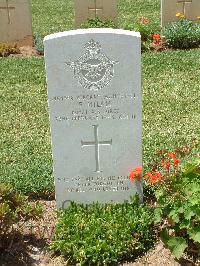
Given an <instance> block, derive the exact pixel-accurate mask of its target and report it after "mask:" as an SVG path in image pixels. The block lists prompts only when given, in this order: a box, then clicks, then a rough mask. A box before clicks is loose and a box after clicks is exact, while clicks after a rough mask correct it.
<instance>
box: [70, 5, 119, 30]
mask: <svg viewBox="0 0 200 266" xmlns="http://www.w3.org/2000/svg"><path fill="white" fill-rule="evenodd" d="M97 17H98V18H100V19H101V20H103V21H104V20H107V19H111V20H113V21H116V18H117V0H75V24H76V27H79V26H80V25H81V24H82V23H84V22H86V21H87V19H94V18H97Z"/></svg>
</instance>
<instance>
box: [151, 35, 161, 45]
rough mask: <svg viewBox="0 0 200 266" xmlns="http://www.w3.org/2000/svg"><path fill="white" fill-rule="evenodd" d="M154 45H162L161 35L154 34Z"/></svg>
mask: <svg viewBox="0 0 200 266" xmlns="http://www.w3.org/2000/svg"><path fill="white" fill-rule="evenodd" d="M152 38H153V43H154V44H160V43H161V36H160V34H157V33H154V34H153V36H152Z"/></svg>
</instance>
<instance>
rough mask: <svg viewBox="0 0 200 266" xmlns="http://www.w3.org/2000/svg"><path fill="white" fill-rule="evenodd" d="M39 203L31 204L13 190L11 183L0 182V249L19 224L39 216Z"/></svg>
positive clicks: (5, 244) (18, 229) (17, 228)
mask: <svg viewBox="0 0 200 266" xmlns="http://www.w3.org/2000/svg"><path fill="white" fill-rule="evenodd" d="M41 214H42V208H41V205H37V206H35V205H31V204H29V203H28V202H27V198H26V197H25V196H23V195H21V194H19V193H17V192H15V191H14V189H13V187H12V186H11V185H7V184H3V183H0V243H1V245H0V249H3V250H4V249H6V248H7V246H8V244H9V242H10V240H11V239H12V238H13V237H14V236H15V234H16V233H20V225H21V224H23V223H24V222H26V221H28V220H30V219H32V220H35V219H38V218H40V217H41Z"/></svg>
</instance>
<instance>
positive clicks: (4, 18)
mask: <svg viewBox="0 0 200 266" xmlns="http://www.w3.org/2000/svg"><path fill="white" fill-rule="evenodd" d="M0 42H1V43H17V44H18V46H26V45H28V46H32V43H33V37H32V18H31V5H30V1H29V0H0Z"/></svg>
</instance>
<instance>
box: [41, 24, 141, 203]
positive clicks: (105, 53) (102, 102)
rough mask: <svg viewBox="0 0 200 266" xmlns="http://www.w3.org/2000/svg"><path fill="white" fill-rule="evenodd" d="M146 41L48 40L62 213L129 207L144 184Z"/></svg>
mask: <svg viewBox="0 0 200 266" xmlns="http://www.w3.org/2000/svg"><path fill="white" fill-rule="evenodd" d="M140 42H141V41H140V35H139V33H134V32H129V31H123V30H111V29H89V30H76V31H69V32H64V33H58V34H53V35H50V36H47V37H46V38H45V41H44V44H45V61H46V72H47V85H48V101H49V111H50V124H51V134H52V150H53V161H54V176H55V186H56V200H57V204H58V207H66V206H67V205H68V203H69V202H70V201H75V202H79V203H92V202H96V201H98V202H103V203H105V202H123V201H124V200H129V198H130V195H133V194H135V193H138V194H139V195H140V197H141V198H142V185H141V182H139V181H138V182H135V183H132V182H130V180H129V177H128V175H129V173H130V171H131V169H133V168H135V167H141V166H142V103H141V73H140V67H141V62H140V61H141V58H140V57H141V48H140Z"/></svg>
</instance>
